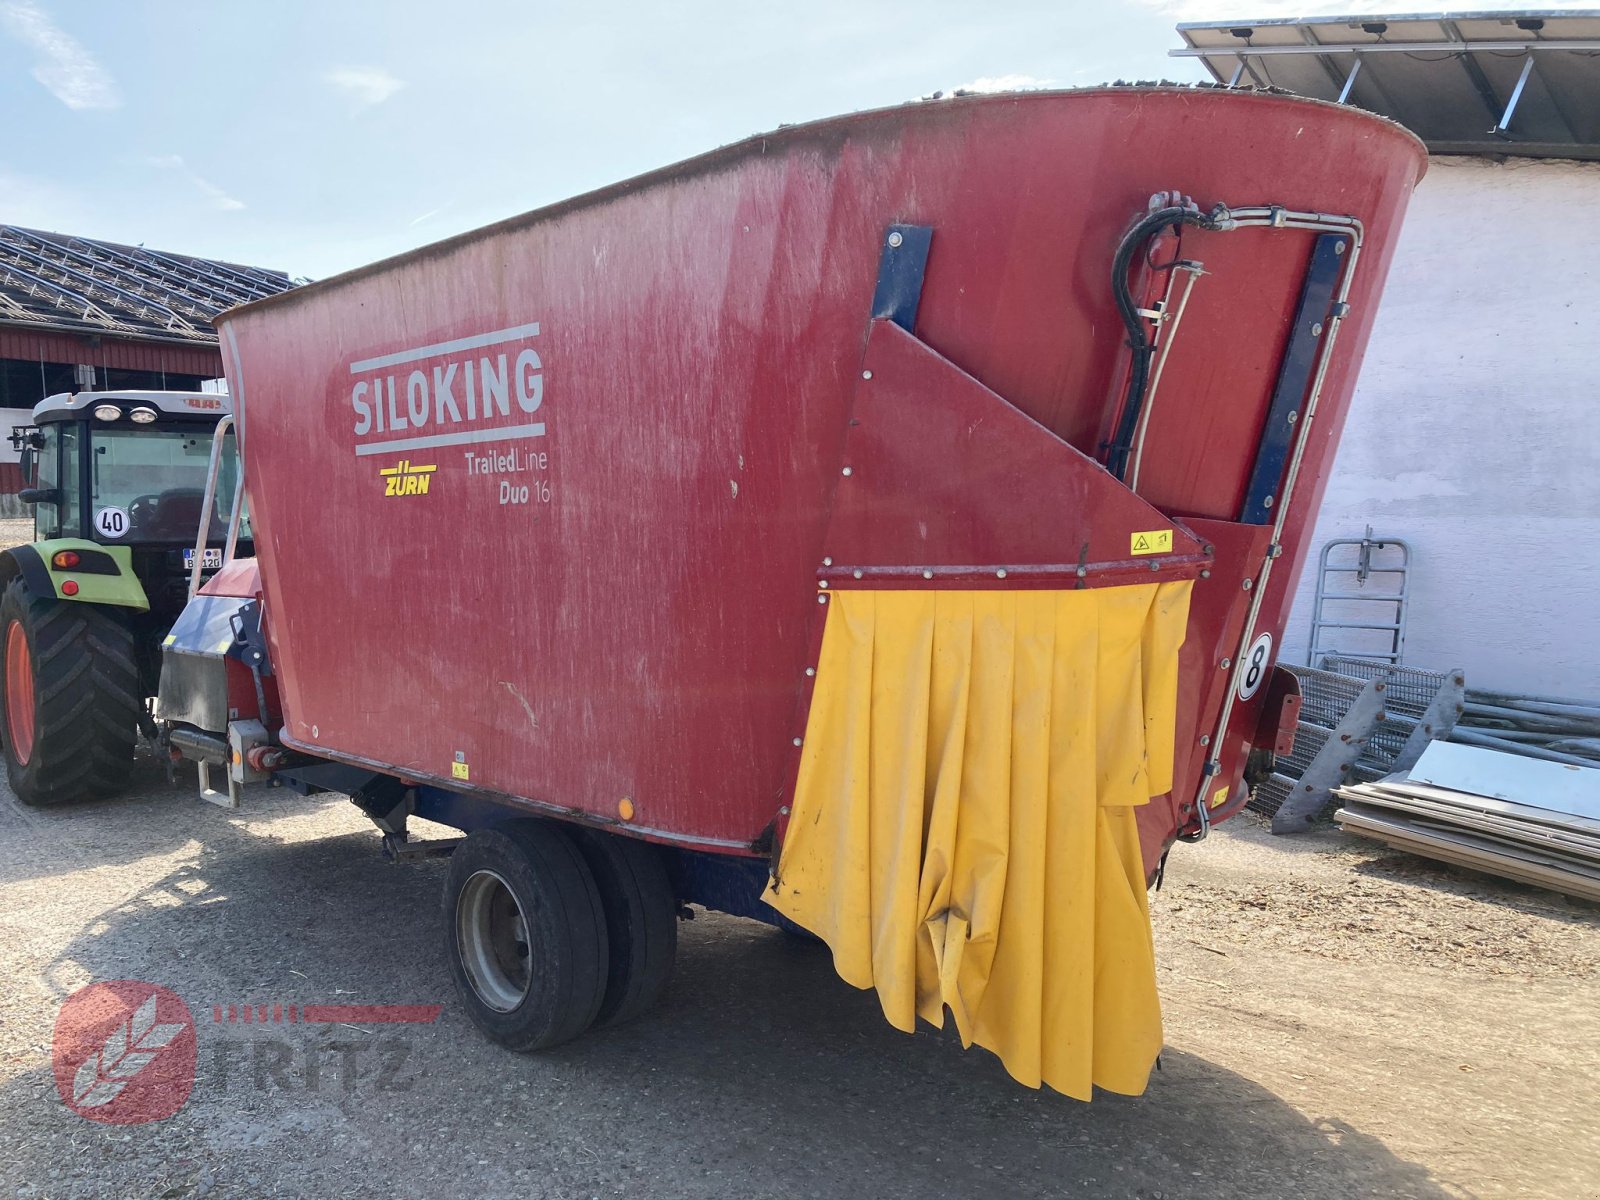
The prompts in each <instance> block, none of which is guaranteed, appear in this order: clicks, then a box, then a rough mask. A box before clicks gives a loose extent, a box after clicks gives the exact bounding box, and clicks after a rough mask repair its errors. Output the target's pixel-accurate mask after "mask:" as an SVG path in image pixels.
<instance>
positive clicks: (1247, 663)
mask: <svg viewBox="0 0 1600 1200" xmlns="http://www.w3.org/2000/svg"><path fill="white" fill-rule="evenodd" d="M1271 668H1272V635H1271V634H1270V633H1263V634H1262V635H1261V636H1260V637H1258V638H1257V639H1256V640H1255V641H1253V642H1251V643H1250V649H1249V651H1248V652H1247V653H1246V654H1245V656H1244V674H1242V675H1240V676H1239V699H1241V700H1248V699H1250V697H1251V696H1254V695H1255V694H1256V691H1257V689H1258V688H1260V687H1261V681H1262V680H1263V679H1265V678H1266V677H1267V672H1268V671H1269V670H1271Z"/></svg>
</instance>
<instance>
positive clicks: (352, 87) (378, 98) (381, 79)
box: [323, 67, 405, 108]
mask: <svg viewBox="0 0 1600 1200" xmlns="http://www.w3.org/2000/svg"><path fill="white" fill-rule="evenodd" d="M323 78H324V79H326V80H327V81H328V82H329V83H331V84H333V85H334V87H337V88H343V89H344V90H345V91H346V92H348V93H349V94H350V95H351V96H353V97H354V98H355V101H356V104H357V105H358V106H359V107H361V108H370V107H372V106H373V105H374V104H382V103H383V102H384V101H385V100H387V99H388V98H389V97H390V96H392V95H394V94H395V93H396V92H398V91H399V90H400V89H401V88H403V87H405V81H404V80H402V79H396V78H395V77H394V76H393V75H391V74H389V72H387V71H385V70H384V69H383V68H382V67H338V68H336V69H334V70H332V71H329V72H328V73H327V74H326V75H324V76H323Z"/></svg>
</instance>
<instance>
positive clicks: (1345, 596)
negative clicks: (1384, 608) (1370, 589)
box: [1322, 592, 1405, 604]
mask: <svg viewBox="0 0 1600 1200" xmlns="http://www.w3.org/2000/svg"><path fill="white" fill-rule="evenodd" d="M1322 599H1324V600H1382V601H1384V602H1386V603H1388V604H1399V603H1401V602H1402V601H1404V600H1405V597H1404V596H1368V595H1365V594H1363V593H1361V592H1323V593H1322Z"/></svg>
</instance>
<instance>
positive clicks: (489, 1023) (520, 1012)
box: [444, 821, 610, 1051]
mask: <svg viewBox="0 0 1600 1200" xmlns="http://www.w3.org/2000/svg"><path fill="white" fill-rule="evenodd" d="M444 928H445V944H446V946H447V948H448V951H449V958H450V973H451V975H452V976H453V977H454V978H455V983H456V989H457V991H459V992H460V993H461V999H462V1001H463V1003H464V1004H465V1006H466V1009H467V1015H468V1016H470V1017H471V1018H472V1021H473V1023H474V1024H475V1025H477V1026H478V1028H479V1029H481V1030H483V1032H484V1033H486V1034H488V1035H489V1037H490V1039H491V1040H493V1041H496V1042H499V1043H500V1045H502V1046H505V1047H507V1048H508V1049H511V1050H521V1051H529V1050H545V1049H548V1048H549V1047H551V1046H559V1045H560V1044H561V1043H562V1042H566V1041H571V1040H572V1039H573V1038H575V1037H577V1036H578V1035H579V1034H580V1033H582V1032H583V1031H584V1030H586V1029H588V1028H589V1026H590V1025H592V1024H593V1023H594V1019H595V1016H596V1015H597V1014H598V1013H599V1011H600V1003H601V1001H602V1000H603V999H604V998H605V992H606V967H607V963H608V962H609V957H610V956H609V947H608V946H607V943H606V918H605V910H604V909H603V908H602V907H601V905H600V895H599V892H598V891H597V890H596V888H595V881H594V875H593V874H592V873H591V872H590V870H589V867H588V864H587V863H586V862H585V861H584V858H583V855H582V854H581V853H579V851H578V848H577V846H575V845H574V844H573V842H572V839H571V838H570V837H568V836H567V834H566V833H564V832H563V831H562V830H561V829H560V828H559V827H558V826H556V825H554V824H553V823H551V822H549V821H512V822H508V823H507V824H505V825H501V826H497V827H496V828H493V829H480V830H478V831H477V832H475V833H473V834H470V835H468V837H467V840H466V841H464V842H462V843H461V845H460V846H458V847H456V850H455V853H453V854H452V855H451V856H450V873H449V876H448V878H447V879H446V880H445V889H444Z"/></svg>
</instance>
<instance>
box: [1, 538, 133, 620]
mask: <svg viewBox="0 0 1600 1200" xmlns="http://www.w3.org/2000/svg"><path fill="white" fill-rule="evenodd" d="M62 550H72V551H75V552H76V553H77V555H78V564H77V565H76V566H74V567H71V568H65V569H64V568H60V567H55V566H52V565H51V560H52V559H53V558H54V557H55V556H56V555H57V554H58V553H59V552H61V551H62ZM18 575H21V576H22V578H23V581H24V582H25V583H27V585H28V590H29V591H31V592H33V593H34V594H35V595H36V596H54V597H55V598H56V599H57V600H71V601H77V602H78V603H81V604H110V605H114V606H116V607H118V608H131V609H133V610H134V611H136V612H149V611H150V600H149V598H148V597H147V596H146V595H145V594H144V585H143V584H142V583H140V582H139V578H138V576H137V575H135V574H134V573H133V551H132V550H131V549H129V548H128V547H127V546H102V545H100V544H99V543H97V542H89V541H84V540H83V539H81V538H51V539H49V540H47V541H43V542H33V543H31V544H30V545H25V546H13V547H12V548H11V549H9V550H6V551H4V552H0V586H4V585H6V584H9V583H10V582H11V581H12V579H14V578H16V577H17V576H18ZM69 581H70V582H72V583H73V584H75V585H76V586H75V587H73V588H69V589H67V590H65V591H63V590H62V585H63V584H65V583H67V582H69Z"/></svg>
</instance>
